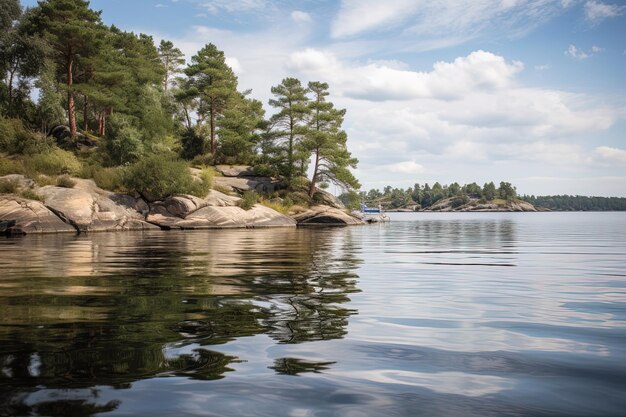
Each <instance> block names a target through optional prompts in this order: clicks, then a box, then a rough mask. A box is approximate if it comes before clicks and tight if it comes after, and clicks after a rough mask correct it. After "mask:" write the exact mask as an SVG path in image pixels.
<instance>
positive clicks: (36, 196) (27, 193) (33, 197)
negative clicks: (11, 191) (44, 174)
mask: <svg viewBox="0 0 626 417" xmlns="http://www.w3.org/2000/svg"><path fill="white" fill-rule="evenodd" d="M20 195H21V196H22V197H24V198H26V199H28V200H37V201H43V199H42V198H41V197H40V196H39V194H37V193H36V192H34V191H33V190H31V189H27V190H23V191H22V192H20Z"/></svg>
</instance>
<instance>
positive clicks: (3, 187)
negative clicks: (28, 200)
mask: <svg viewBox="0 0 626 417" xmlns="http://www.w3.org/2000/svg"><path fill="white" fill-rule="evenodd" d="M18 188H19V184H18V183H17V181H15V180H0V194H14V193H15V192H17V189H18Z"/></svg>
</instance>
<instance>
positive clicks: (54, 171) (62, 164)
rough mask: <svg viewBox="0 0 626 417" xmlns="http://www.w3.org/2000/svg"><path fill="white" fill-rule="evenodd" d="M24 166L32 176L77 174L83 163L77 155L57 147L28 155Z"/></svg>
mask: <svg viewBox="0 0 626 417" xmlns="http://www.w3.org/2000/svg"><path fill="white" fill-rule="evenodd" d="M24 167H25V169H26V172H27V173H29V174H30V175H29V176H30V177H33V176H35V174H45V175H63V174H69V175H77V174H78V173H80V171H81V163H80V161H79V160H78V158H76V155H74V154H73V153H72V152H69V151H65V150H63V149H61V148H57V147H54V148H52V149H51V150H50V151H49V152H46V153H38V154H34V155H29V156H26V157H25V158H24Z"/></svg>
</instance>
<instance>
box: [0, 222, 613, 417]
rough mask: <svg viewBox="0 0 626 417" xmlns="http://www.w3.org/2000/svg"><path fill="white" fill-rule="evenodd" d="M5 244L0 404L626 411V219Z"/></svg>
mask: <svg viewBox="0 0 626 417" xmlns="http://www.w3.org/2000/svg"><path fill="white" fill-rule="evenodd" d="M391 217H392V222H391V223H388V224H380V225H369V226H362V227H352V228H326V229H257V230H211V231H189V232H173V231H172V232H150V233H146V232H144V233H134V232H124V233H102V234H91V235H82V236H72V235H55V236H27V237H24V238H2V239H0V415H1V416H9V415H11V416H13V415H54V416H91V415H95V414H98V413H102V414H101V415H107V416H109V415H110V416H125V415H146V416H148V415H149V416H185V415H189V416H196V415H197V416H233V417H234V416H237V417H241V416H272V417H276V416H292V417H306V416H324V417H326V416H349V417H358V416H564V415H567V416H585V417H589V416H619V415H626V213H465V214H464V213H406V214H405V213H392V214H391Z"/></svg>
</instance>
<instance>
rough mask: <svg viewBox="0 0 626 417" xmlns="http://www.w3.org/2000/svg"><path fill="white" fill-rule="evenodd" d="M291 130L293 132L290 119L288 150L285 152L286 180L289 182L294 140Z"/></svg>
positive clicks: (291, 174)
mask: <svg viewBox="0 0 626 417" xmlns="http://www.w3.org/2000/svg"><path fill="white" fill-rule="evenodd" d="M293 130H294V121H293V119H291V120H289V148H288V151H287V152H288V153H287V163H288V164H289V166H288V167H287V178H288V179H289V181H290V182H291V179H292V177H293V138H294V134H293Z"/></svg>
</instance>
